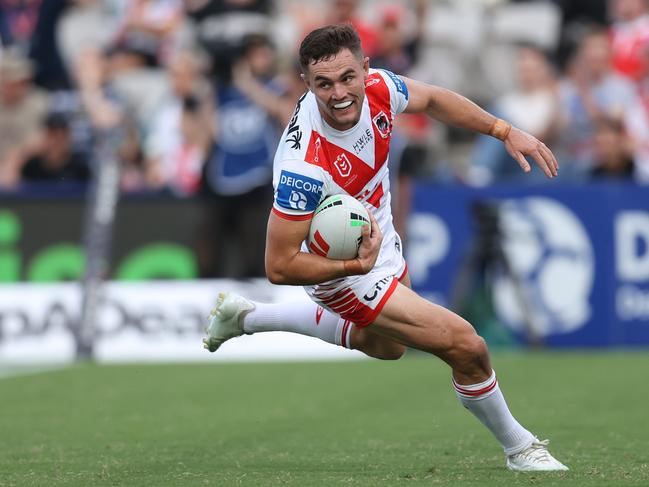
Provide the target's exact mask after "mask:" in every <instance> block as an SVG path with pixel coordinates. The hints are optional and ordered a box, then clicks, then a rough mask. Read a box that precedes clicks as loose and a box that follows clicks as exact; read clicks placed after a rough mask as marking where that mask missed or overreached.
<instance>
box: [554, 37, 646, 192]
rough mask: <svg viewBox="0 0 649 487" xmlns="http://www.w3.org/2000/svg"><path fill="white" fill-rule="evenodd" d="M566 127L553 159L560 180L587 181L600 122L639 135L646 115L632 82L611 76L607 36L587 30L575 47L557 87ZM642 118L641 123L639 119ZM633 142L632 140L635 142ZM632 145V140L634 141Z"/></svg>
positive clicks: (592, 163) (591, 167)
mask: <svg viewBox="0 0 649 487" xmlns="http://www.w3.org/2000/svg"><path fill="white" fill-rule="evenodd" d="M560 96H561V103H562V106H563V107H564V115H565V117H566V125H565V128H564V129H563V130H561V132H560V137H559V143H558V145H557V146H555V149H556V150H555V155H556V156H557V159H558V160H559V161H560V163H561V164H562V165H561V174H562V177H563V178H564V179H568V178H570V179H573V180H582V179H584V178H587V177H588V175H589V174H590V172H591V170H592V169H593V167H594V166H595V163H596V160H595V152H594V147H595V144H594V138H595V132H596V130H595V129H596V124H597V122H598V120H600V119H602V118H614V119H617V120H620V121H621V122H622V123H623V124H624V126H625V127H629V128H630V130H631V128H632V133H634V134H638V133H641V132H642V131H641V130H640V129H638V127H639V126H642V125H646V114H643V113H640V112H641V111H642V104H641V102H640V99H639V97H638V95H637V93H636V90H635V87H634V85H633V83H631V82H630V81H629V80H627V79H625V78H623V77H621V76H620V75H619V74H617V73H615V71H613V67H612V59H611V49H610V43H609V38H608V33H607V31H606V30H605V29H603V28H599V27H593V28H591V29H589V30H587V31H586V33H585V35H584V36H583V37H582V39H581V41H580V42H579V44H578V45H577V48H576V51H575V53H574V55H573V56H572V58H571V61H570V63H569V66H568V74H567V76H566V77H565V78H564V79H563V81H562V82H561V85H560ZM642 118H643V119H645V122H642V120H640V119H642ZM635 138H636V137H634V139H635ZM634 142H635V143H636V145H637V146H640V144H637V142H638V140H634Z"/></svg>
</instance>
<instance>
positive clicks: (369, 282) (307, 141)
mask: <svg viewBox="0 0 649 487" xmlns="http://www.w3.org/2000/svg"><path fill="white" fill-rule="evenodd" d="M407 105H408V88H407V87H406V84H405V83H404V82H403V80H402V79H401V78H399V77H398V76H396V75H394V74H393V73H391V72H389V71H384V70H374V69H372V70H370V72H369V76H368V78H367V79H366V80H365V99H364V101H363V107H362V111H361V117H360V120H359V121H358V123H357V124H356V125H355V126H354V127H352V128H351V129H349V130H345V131H340V130H336V129H334V128H332V127H330V126H329V125H327V123H326V122H325V121H324V119H323V118H322V115H321V114H320V111H319V110H318V105H317V101H316V98H315V95H314V94H313V93H311V92H307V93H306V94H304V95H303V96H302V97H301V98H300V101H299V102H298V104H297V106H296V108H295V113H294V115H293V118H292V119H291V121H290V122H289V124H288V127H286V130H285V131H284V133H283V135H282V139H281V141H280V145H279V148H278V149H277V153H276V154H275V161H274V166H273V186H274V188H275V201H274V203H273V212H274V213H275V214H276V215H278V216H280V217H281V218H285V219H288V220H307V219H310V218H311V217H312V216H313V213H314V211H315V209H316V207H317V206H318V204H319V203H320V202H321V201H322V200H323V199H324V198H326V197H327V196H331V195H335V194H349V195H351V196H353V197H354V198H356V199H357V200H359V201H360V202H361V203H363V204H364V205H365V206H366V207H367V208H368V210H369V211H371V212H372V213H373V214H374V216H375V218H376V220H377V223H378V224H379V227H380V228H381V232H382V233H383V242H382V244H381V250H380V252H379V256H378V258H377V261H376V264H375V266H374V268H373V269H372V270H371V271H370V272H369V273H368V274H365V275H360V276H349V277H345V278H341V279H336V280H333V281H329V282H324V283H320V284H317V285H315V286H305V290H306V292H307V293H308V294H309V296H310V297H311V299H313V300H314V301H315V302H316V303H318V304H320V305H321V306H323V307H325V308H327V309H329V310H331V311H332V312H334V313H337V314H339V315H340V316H342V317H343V318H345V320H348V321H347V322H346V323H349V322H353V323H355V324H356V325H358V326H367V325H369V324H370V323H372V322H373V321H374V319H375V318H376V316H377V315H378V313H379V312H380V311H381V309H382V308H383V306H384V304H385V302H386V301H387V299H388V298H389V297H390V295H391V294H392V293H393V292H394V290H395V288H396V285H397V279H398V278H401V277H402V276H403V275H405V273H406V263H405V261H404V260H403V255H402V249H401V240H400V239H399V236H398V235H397V234H396V232H395V230H394V225H393V224H392V213H391V210H390V179H389V172H388V152H389V147H390V138H391V136H392V127H393V121H394V117H395V116H396V115H397V114H399V113H401V112H403V111H404V110H405V108H406V106H407ZM302 250H303V251H305V252H307V251H308V249H307V247H306V243H304V244H303V245H302Z"/></svg>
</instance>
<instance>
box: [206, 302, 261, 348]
mask: <svg viewBox="0 0 649 487" xmlns="http://www.w3.org/2000/svg"><path fill="white" fill-rule="evenodd" d="M253 309H255V305H254V304H253V303H252V302H251V301H248V300H247V299H246V298H244V297H243V296H239V295H238V294H234V293H219V296H218V298H217V300H216V306H215V307H214V309H213V310H212V312H211V313H210V316H209V320H210V322H209V324H208V325H207V326H206V327H205V333H206V334H207V336H206V337H205V338H203V346H204V347H205V348H206V349H208V350H209V351H210V352H216V350H217V349H218V348H219V347H220V346H221V345H222V344H223V343H224V342H225V341H226V340H229V339H230V338H234V337H238V336H241V335H243V334H244V331H243V317H244V316H245V315H246V314H247V313H249V312H250V311H252V310H253Z"/></svg>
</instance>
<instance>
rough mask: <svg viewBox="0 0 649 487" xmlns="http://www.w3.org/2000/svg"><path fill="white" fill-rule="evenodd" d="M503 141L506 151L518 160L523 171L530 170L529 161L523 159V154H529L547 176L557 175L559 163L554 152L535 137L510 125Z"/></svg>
mask: <svg viewBox="0 0 649 487" xmlns="http://www.w3.org/2000/svg"><path fill="white" fill-rule="evenodd" d="M504 142H505V148H506V149H507V152H508V153H509V155H510V156H512V157H513V158H514V159H516V161H518V164H519V166H521V168H522V169H523V171H525V172H530V170H531V167H530V164H529V162H527V160H526V159H525V156H529V157H531V158H532V159H534V162H536V165H537V166H539V168H540V169H541V170H542V171H543V172H544V173H545V175H546V176H547V177H549V178H554V177H556V176H557V175H558V170H559V163H558V162H557V160H556V158H555V157H554V154H552V151H551V150H550V149H548V147H547V146H546V145H545V144H544V143H543V142H541V141H540V140H538V139H537V138H536V137H534V136H532V135H530V134H528V133H527V132H523V131H522V130H520V129H517V128H516V127H512V128H511V130H510V131H509V134H508V135H507V138H506V139H505V140H504Z"/></svg>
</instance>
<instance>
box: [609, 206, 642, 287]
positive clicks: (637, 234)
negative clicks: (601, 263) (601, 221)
mask: <svg viewBox="0 0 649 487" xmlns="http://www.w3.org/2000/svg"><path fill="white" fill-rule="evenodd" d="M615 260H616V264H617V276H618V278H619V279H620V280H622V281H645V280H647V279H649V213H647V212H644V211H625V212H621V213H619V214H618V216H617V218H616V219H615Z"/></svg>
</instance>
